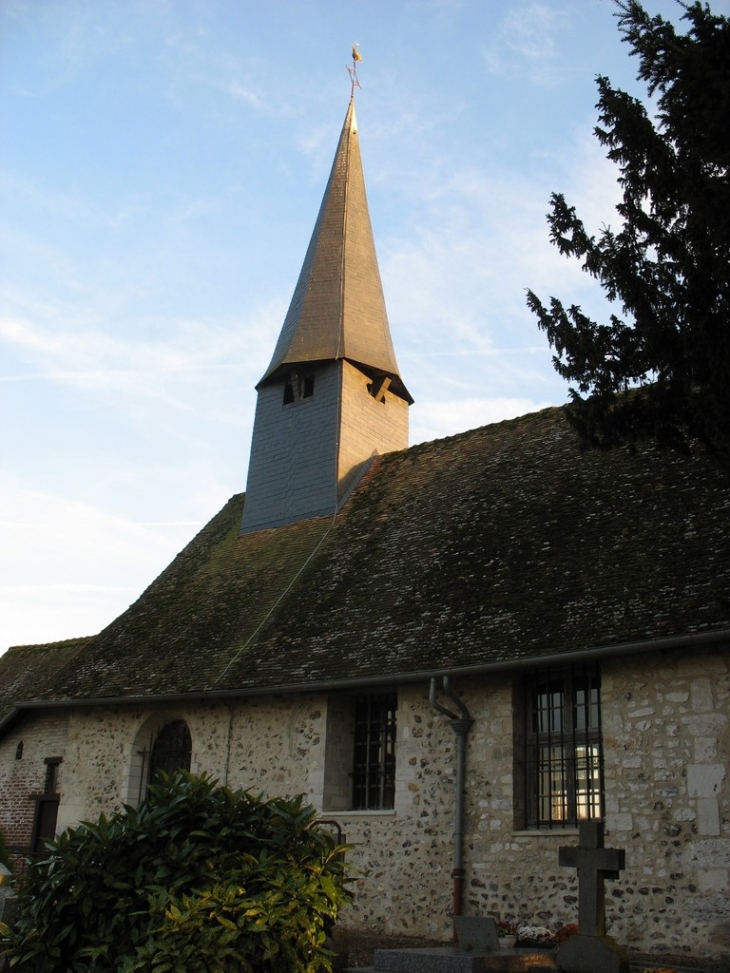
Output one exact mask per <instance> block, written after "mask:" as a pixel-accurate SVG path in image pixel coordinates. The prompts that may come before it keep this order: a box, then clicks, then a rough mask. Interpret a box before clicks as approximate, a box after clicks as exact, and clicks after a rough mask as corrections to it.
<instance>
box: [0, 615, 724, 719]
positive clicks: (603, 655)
mask: <svg viewBox="0 0 730 973" xmlns="http://www.w3.org/2000/svg"><path fill="white" fill-rule="evenodd" d="M723 641H728V642H730V629H728V628H725V629H721V630H719V631H714V632H700V633H698V634H689V635H670V636H667V637H666V638H661V639H640V640H637V641H633V642H619V643H617V644H615V645H601V646H594V647H593V648H590V649H579V650H577V651H572V652H571V651H566V652H552V653H548V654H546V655H530V656H524V657H521V658H517V659H503V660H499V661H497V662H481V663H476V664H474V665H469V666H449V667H446V668H440V669H423V670H419V671H415V672H404V673H389V674H383V675H376V676H347V677H345V678H342V679H318V680H313V681H312V682H297V683H278V684H273V685H270V686H252V687H239V688H238V689H215V690H200V689H198V690H192V691H191V692H188V693H146V694H143V695H134V696H94V697H82V698H78V699H75V698H73V697H67V698H65V699H40V700H21V701H19V702H17V703H16V704H15V705H14V706H13V709H12V710H11V711H10V712H9V713H7V714H6V715H5V717H4V718H3V719H2V720H0V735H2V733H3V732H4V731H5V730H6V729H7V728H8V727H9V726H10V725H11V724H12V723H14V722H15V720H16V719H17V718H18V716H19V715H20V714H21V712H23V711H24V710H40V709H59V708H65V707H69V708H70V707H87V706H122V705H129V706H139V705H144V704H146V705H149V703H151V702H155V703H182V702H190V701H191V700H196V701H197V700H217V699H231V698H238V699H245V698H247V697H250V696H255V697H261V696H279V695H285V694H286V695H292V694H302V693H316V692H335V691H337V690H351V689H366V688H374V687H380V686H383V687H385V686H402V685H408V684H411V683H417V682H430V680H431V679H439V680H441V679H443V678H444V677H447V678H451V679H454V678H459V677H460V676H478V675H483V674H487V673H492V672H508V671H523V670H525V669H533V668H535V667H537V666H552V665H561V664H563V663H566V662H583V661H588V660H591V659H610V658H614V657H617V656H623V655H634V654H636V653H639V652H661V651H666V650H669V649H679V648H696V647H697V648H698V647H702V646H706V645H712V644H714V643H717V642H723Z"/></svg>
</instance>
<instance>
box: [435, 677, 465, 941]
mask: <svg viewBox="0 0 730 973" xmlns="http://www.w3.org/2000/svg"><path fill="white" fill-rule="evenodd" d="M443 691H444V693H445V694H446V695H447V696H448V697H449V699H450V700H451V701H452V702H453V703H454V705H455V706H456V708H457V709H458V711H459V712H458V713H454V712H452V711H451V710H450V709H447V708H446V707H445V706H442V705H441V704H440V703H438V702H437V701H436V680H435V679H432V680H431V689H430V692H429V694H428V701H429V703H430V704H431V706H433V708H434V709H436V710H438V711H439V713H441V714H443V716H445V717H446V719H447V720H448V721H449V726H450V727H451V729H452V730H453V731H454V733H455V734H456V807H455V811H454V818H455V820H454V868H453V871H452V872H451V878H452V879H453V882H454V885H453V891H452V916H460V915H462V908H463V901H464V790H465V781H466V737H467V734H468V733H469V730H470V729H471V726H472V723H473V722H474V720H473V719H472V717H471V715H470V713H469V710H468V709H467V708H466V705H465V704H464V703H463V702H462V700H460V699H459V697H458V696H457V695H456V693H455V692H454V691H453V689H452V688H451V687H450V685H449V677H448V676H444V679H443ZM452 935H453V938H454V940H456V926H455V925H454V930H453V934H452Z"/></svg>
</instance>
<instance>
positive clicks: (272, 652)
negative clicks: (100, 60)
mask: <svg viewBox="0 0 730 973" xmlns="http://www.w3.org/2000/svg"><path fill="white" fill-rule="evenodd" d="M242 504H243V496H242V495H239V496H235V497H233V498H232V499H231V500H230V501H229V502H228V503H227V504H226V506H225V507H224V508H223V509H222V510H221V511H220V512H219V513H218V514H217V515H216V516H215V517H214V518H213V519H212V520H211V521H210V523H209V524H208V525H207V526H206V527H205V528H204V529H203V530H202V531H201V532H200V534H198V536H197V537H196V538H195V539H194V540H193V541H192V542H191V543H190V544H189V545H188V546H187V547H186V548H185V549H184V550H183V551H182V553H181V554H180V555H178V557H177V558H176V559H175V560H174V561H173V563H172V564H171V565H170V566H169V567H168V568H167V569H166V570H165V571H164V572H163V573H162V574H161V575H160V577H159V578H158V579H157V580H156V581H155V582H154V583H153V584H152V585H151V586H150V587H149V588H148V589H147V591H146V592H145V593H144V594H143V595H142V596H141V598H140V599H139V600H138V601H137V602H136V603H135V604H134V605H132V606H131V607H130V608H129V609H128V610H127V611H126V612H125V613H124V614H123V615H121V616H120V617H119V618H118V619H117V620H116V621H114V622H113V623H112V624H111V625H110V626H109V627H108V628H106V629H105V630H104V631H103V632H101V633H100V634H99V635H97V636H96V637H95V638H92V639H90V640H89V641H88V642H86V643H85V644H82V645H81V646H80V647H79V648H78V652H77V654H76V655H75V656H74V657H73V658H72V659H71V660H70V661H69V662H68V664H66V665H65V667H64V666H62V667H61V668H60V670H58V671H56V672H53V671H49V673H48V674H47V678H46V679H45V682H39V683H37V688H36V691H29V689H32V686H31V687H28V686H27V684H26V685H24V686H23V695H24V698H25V699H34V698H35V699H39V698H40V699H45V700H59V699H69V700H71V699H80V698H87V699H91V698H97V699H98V698H119V697H138V696H154V695H158V694H159V695H176V694H186V693H195V694H199V693H206V692H210V693H217V692H221V691H228V692H231V691H237V690H240V691H242V692H244V693H245V692H266V691H275V690H278V689H295V688H306V687H307V686H309V687H314V686H322V685H344V684H351V683H356V682H358V681H360V682H362V684H369V683H372V684H374V683H376V682H377V681H378V680H382V681H386V680H393V679H409V678H411V679H412V678H422V677H424V676H425V675H428V674H430V673H436V672H442V671H446V670H455V669H467V670H468V669H471V668H474V669H478V668H482V667H483V668H489V667H492V666H500V667H502V666H505V665H506V666H512V665H524V664H528V663H537V662H539V661H540V660H541V659H542V660H545V659H547V658H552V657H555V656H561V655H564V654H566V655H569V654H571V653H580V652H584V651H586V650H593V649H597V650H603V649H606V650H608V651H611V647H614V649H615V648H616V647H619V648H620V647H621V646H628V645H631V644H633V643H642V646H641V648H643V649H646V650H648V649H650V648H651V647H652V640H658V642H657V644H658V645H666V644H671V640H672V639H673V638H674V639H677V640H678V641H681V640H687V641H690V640H691V639H692V638H696V637H699V638H706V637H708V636H712V633H715V634H717V635H719V634H720V633H722V632H723V631H725V630H728V629H730V596H729V593H730V489H729V488H728V484H727V481H726V480H725V479H724V477H723V474H722V472H721V471H720V470H719V469H717V468H716V467H714V466H713V465H712V464H711V463H710V461H709V460H708V459H707V458H706V457H705V456H704V455H703V454H702V453H700V452H698V453H697V455H694V456H691V457H682V456H678V455H676V454H673V453H668V452H660V451H657V450H655V449H653V448H652V447H650V446H645V447H644V446H641V447H639V448H638V449H637V451H636V453H634V454H632V453H631V452H629V451H628V450H614V451H610V452H582V451H581V450H580V448H579V446H578V444H577V442H576V439H575V437H574V434H573V433H572V431H571V430H570V428H569V427H568V425H567V423H566V420H565V418H564V415H563V412H562V410H560V409H548V410H545V411H543V412H538V413H535V414H532V415H528V416H524V417H522V418H520V419H515V420H510V421H508V422H502V423H498V424H494V425H490V426H485V427H483V428H480V429H475V430H473V431H471V432H467V433H463V434H461V435H458V436H453V437H451V438H448V439H441V440H436V441H434V442H430V443H425V444H422V445H419V446H414V447H411V448H410V449H408V450H404V451H403V452H398V453H391V454H389V455H387V456H384V457H381V458H380V459H379V460H378V461H377V462H376V463H375V464H374V466H373V467H372V469H371V471H370V472H369V474H368V475H367V476H366V478H365V479H364V480H363V482H362V483H361V484H360V486H359V488H358V490H357V491H356V492H355V493H354V495H353V496H352V498H351V499H350V501H349V502H348V504H347V505H346V506H345V508H344V510H343V511H342V512H341V513H340V514H339V516H338V517H337V519H336V520H335V521H332V520H331V519H330V518H316V519H312V520H306V521H302V522H300V523H297V524H292V525H289V526H285V527H280V528H277V529H274V530H268V531H260V532H258V533H253V534H248V535H243V536H239V533H238V525H239V523H240V517H241V508H242ZM3 658H4V657H3ZM3 658H0V682H2V675H3ZM38 679H40V676H38ZM13 698H14V700H15V701H17V700H18V699H19V698H21V697H19V696H18V695H17V694H16V693H14V694H13ZM9 702H11V700H10V699H8V698H6V705H7V704H8V703H9Z"/></svg>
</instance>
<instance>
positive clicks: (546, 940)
mask: <svg viewBox="0 0 730 973" xmlns="http://www.w3.org/2000/svg"><path fill="white" fill-rule="evenodd" d="M517 942H518V945H520V946H554V945H555V933H552V932H550V930H549V929H548V928H547V927H546V926H520V929H519V932H518V933H517Z"/></svg>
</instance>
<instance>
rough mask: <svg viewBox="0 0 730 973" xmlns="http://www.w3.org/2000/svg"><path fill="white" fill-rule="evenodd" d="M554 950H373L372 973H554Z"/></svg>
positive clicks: (434, 948)
mask: <svg viewBox="0 0 730 973" xmlns="http://www.w3.org/2000/svg"><path fill="white" fill-rule="evenodd" d="M554 956H555V953H554V950H552V951H550V952H546V951H544V950H537V949H524V948H523V949H520V948H519V947H518V948H517V949H500V950H481V949H466V950H465V949H458V948H457V947H455V946H434V947H433V948H431V949H376V950H375V952H374V954H373V966H372V970H373V971H375V973H526V971H528V970H534V969H536V968H540V969H546V968H547V969H549V970H551V971H554V970H555V958H554Z"/></svg>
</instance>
